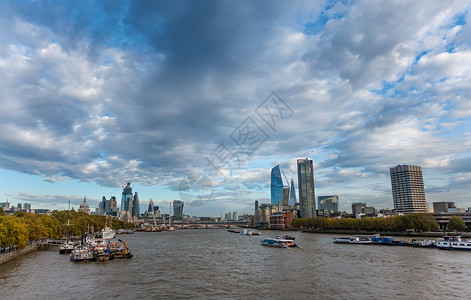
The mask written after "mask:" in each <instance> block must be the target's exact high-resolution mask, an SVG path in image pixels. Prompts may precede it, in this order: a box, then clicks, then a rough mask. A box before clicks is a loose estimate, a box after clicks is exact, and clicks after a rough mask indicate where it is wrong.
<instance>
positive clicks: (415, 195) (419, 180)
mask: <svg viewBox="0 0 471 300" xmlns="http://www.w3.org/2000/svg"><path fill="white" fill-rule="evenodd" d="M390 173H391V186H392V194H393V201H394V209H395V211H396V212H399V213H405V214H409V213H426V212H427V202H426V201H425V189H424V179H423V176H422V167H419V166H411V165H399V166H396V167H394V168H390Z"/></svg>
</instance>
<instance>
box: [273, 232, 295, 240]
mask: <svg viewBox="0 0 471 300" xmlns="http://www.w3.org/2000/svg"><path fill="white" fill-rule="evenodd" d="M277 238H280V239H285V240H291V241H294V240H295V239H296V238H295V237H294V236H292V235H288V234H287V235H283V236H280V235H278V236H277Z"/></svg>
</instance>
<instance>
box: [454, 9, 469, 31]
mask: <svg viewBox="0 0 471 300" xmlns="http://www.w3.org/2000/svg"><path fill="white" fill-rule="evenodd" d="M467 15H468V10H467V11H465V12H463V13H461V14H457V15H456V16H455V18H456V21H455V23H454V24H452V25H451V26H450V28H453V27H455V26H463V25H465V24H466V16H467Z"/></svg>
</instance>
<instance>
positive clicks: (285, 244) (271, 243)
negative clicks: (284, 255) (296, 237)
mask: <svg viewBox="0 0 471 300" xmlns="http://www.w3.org/2000/svg"><path fill="white" fill-rule="evenodd" d="M260 243H261V244H262V246H268V247H278V248H289V247H299V246H298V245H297V244H296V243H294V242H293V241H291V240H286V239H280V238H269V239H264V240H261V241H260Z"/></svg>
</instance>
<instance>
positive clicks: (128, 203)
mask: <svg viewBox="0 0 471 300" xmlns="http://www.w3.org/2000/svg"><path fill="white" fill-rule="evenodd" d="M132 202H133V199H132V187H131V183H130V182H128V183H127V184H126V186H125V187H124V189H123V194H122V197H121V211H128V212H129V214H130V215H132Z"/></svg>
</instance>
